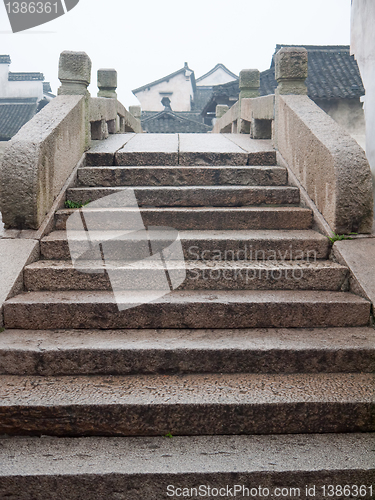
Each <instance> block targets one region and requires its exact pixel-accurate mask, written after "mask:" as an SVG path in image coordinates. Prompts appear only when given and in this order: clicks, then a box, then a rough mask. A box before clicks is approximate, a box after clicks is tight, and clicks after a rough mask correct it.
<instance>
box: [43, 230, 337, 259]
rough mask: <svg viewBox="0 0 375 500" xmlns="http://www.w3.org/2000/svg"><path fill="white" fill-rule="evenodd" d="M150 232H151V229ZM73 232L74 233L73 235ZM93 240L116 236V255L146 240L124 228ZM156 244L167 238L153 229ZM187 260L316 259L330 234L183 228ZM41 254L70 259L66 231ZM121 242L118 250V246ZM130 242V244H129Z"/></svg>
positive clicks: (132, 252) (324, 253) (133, 251)
mask: <svg viewBox="0 0 375 500" xmlns="http://www.w3.org/2000/svg"><path fill="white" fill-rule="evenodd" d="M149 234H150V232H149ZM72 236H73V235H72ZM74 236H75V240H76V241H82V242H84V243H86V241H87V240H86V235H84V234H80V233H79V232H77V233H76V234H74ZM90 236H91V240H92V241H93V242H98V243H100V242H101V241H103V238H105V239H106V240H108V239H112V246H111V251H112V252H113V255H116V254H118V255H119V256H120V255H123V254H124V251H125V252H126V254H127V255H129V258H134V257H135V256H137V255H139V246H140V244H142V242H143V237H142V238H141V236H140V235H138V237H137V235H135V234H133V235H129V236H128V237H124V236H123V235H122V233H121V232H118V231H113V232H112V233H111V234H108V231H106V233H105V236H104V235H103V233H101V232H100V231H98V232H93V233H91V235H90ZM150 236H152V240H153V241H155V242H156V244H159V242H160V244H162V242H163V241H165V234H164V235H163V233H162V232H160V233H157V232H156V233H155V232H154V231H152V232H151V234H150ZM179 236H180V240H181V244H182V249H183V253H184V258H185V260H193V261H196V260H213V259H216V260H219V261H222V260H224V261H236V260H253V259H254V260H262V261H263V260H271V259H273V260H275V259H276V260H283V261H286V260H293V259H297V260H301V259H306V260H310V261H311V260H312V261H316V260H319V259H326V258H328V252H329V251H330V244H329V240H328V238H326V237H324V236H323V235H321V234H319V233H317V232H314V231H308V230H307V231H306V230H300V231H293V230H290V231H284V230H281V229H280V230H276V231H272V230H259V231H256V230H242V231H235V230H228V231H194V230H191V231H180V232H179ZM40 245H41V255H42V257H43V258H44V259H57V260H64V259H70V253H69V247H68V241H67V237H66V232H65V231H54V232H52V233H51V234H49V235H48V236H46V237H45V238H43V239H42V241H41V243H40ZM116 245H118V250H116ZM125 245H126V246H125Z"/></svg>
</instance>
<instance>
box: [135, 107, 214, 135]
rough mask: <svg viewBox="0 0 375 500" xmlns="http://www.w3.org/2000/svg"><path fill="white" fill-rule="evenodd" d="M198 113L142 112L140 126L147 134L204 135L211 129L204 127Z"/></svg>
mask: <svg viewBox="0 0 375 500" xmlns="http://www.w3.org/2000/svg"><path fill="white" fill-rule="evenodd" d="M201 120H202V117H201V116H200V114H199V113H191V112H179V111H171V110H166V109H164V111H161V112H160V113H157V112H142V117H141V125H142V129H143V130H144V132H149V133H159V134H160V133H166V134H168V133H169V134H173V133H175V134H176V133H205V132H209V131H210V130H211V127H209V126H208V125H205V124H204V123H203V122H202V121H201Z"/></svg>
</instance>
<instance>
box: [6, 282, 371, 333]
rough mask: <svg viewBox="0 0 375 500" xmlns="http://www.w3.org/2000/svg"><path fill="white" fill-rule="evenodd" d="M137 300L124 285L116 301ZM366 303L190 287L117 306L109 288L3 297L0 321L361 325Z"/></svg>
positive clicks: (40, 324)
mask: <svg viewBox="0 0 375 500" xmlns="http://www.w3.org/2000/svg"><path fill="white" fill-rule="evenodd" d="M119 300H120V299H119ZM143 300H147V294H146V293H145V292H144V291H139V292H138V291H137V292H136V291H130V292H126V293H125V292H124V294H123V297H122V298H121V300H120V302H119V303H121V304H123V305H126V306H128V305H130V304H137V303H139V302H142V301H143ZM370 306H371V303H370V302H368V301H367V300H364V299H362V298H360V297H357V296H355V295H352V294H348V293H342V292H321V291H319V292H315V291H297V292H295V291H284V290H275V291H265V290H256V291H252V290H246V291H244V290H241V291H232V290H231V291H221V290H215V291H214V292H210V291H207V292H204V291H195V290H191V291H174V292H171V293H169V294H168V295H165V296H163V297H161V298H159V299H157V300H154V301H153V302H150V303H148V304H143V305H139V306H137V307H132V308H128V309H126V310H121V311H119V310H118V307H117V304H116V302H115V299H114V296H113V294H112V293H111V292H71V291H66V292H65V291H63V292H55V293H53V294H51V293H48V292H29V293H27V294H22V295H18V296H16V297H14V298H12V299H9V300H8V301H7V302H5V304H4V324H5V326H6V327H7V328H21V329H28V330H30V329H33V330H35V329H40V330H45V329H58V328H98V327H99V328H104V329H111V328H270V327H275V328H276V327H280V328H284V327H285V328H304V327H305V328H311V327H333V326H337V327H339V326H366V325H367V324H368V322H369V319H370Z"/></svg>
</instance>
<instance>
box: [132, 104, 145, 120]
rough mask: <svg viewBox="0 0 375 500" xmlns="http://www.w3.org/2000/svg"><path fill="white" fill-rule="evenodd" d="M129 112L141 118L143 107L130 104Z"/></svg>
mask: <svg viewBox="0 0 375 500" xmlns="http://www.w3.org/2000/svg"><path fill="white" fill-rule="evenodd" d="M129 113H130V114H131V115H133V116H134V118H137V119H140V118H141V114H142V108H141V106H138V105H136V104H135V105H133V106H129Z"/></svg>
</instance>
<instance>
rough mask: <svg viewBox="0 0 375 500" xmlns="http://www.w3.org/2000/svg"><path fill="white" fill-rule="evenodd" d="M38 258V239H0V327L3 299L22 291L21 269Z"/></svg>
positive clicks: (0, 323) (0, 324) (1, 323)
mask: <svg viewBox="0 0 375 500" xmlns="http://www.w3.org/2000/svg"><path fill="white" fill-rule="evenodd" d="M38 258H39V242H38V241H35V240H13V239H9V240H7V239H0V276H1V280H0V327H2V325H3V314H2V311H3V303H4V301H5V300H6V299H7V298H9V297H13V296H14V295H16V294H18V293H20V292H22V290H23V269H24V267H25V266H26V265H27V264H29V263H31V262H34V261H35V260H37V259H38Z"/></svg>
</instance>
